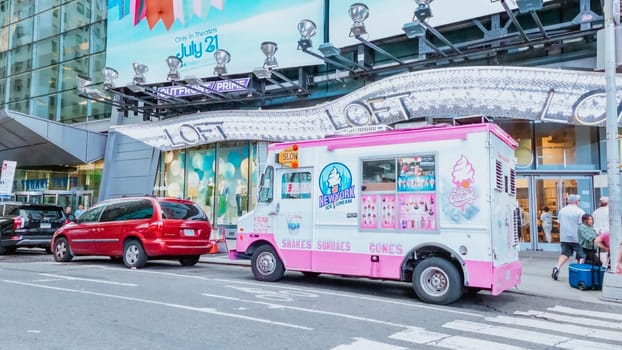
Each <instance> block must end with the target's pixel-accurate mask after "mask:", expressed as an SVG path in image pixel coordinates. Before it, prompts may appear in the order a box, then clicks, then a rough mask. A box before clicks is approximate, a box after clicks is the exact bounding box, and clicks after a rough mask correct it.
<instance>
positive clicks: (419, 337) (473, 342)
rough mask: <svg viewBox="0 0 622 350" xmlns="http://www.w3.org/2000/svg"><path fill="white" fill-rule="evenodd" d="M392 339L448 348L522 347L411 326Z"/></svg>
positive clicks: (511, 348) (466, 349)
mask: <svg viewBox="0 0 622 350" xmlns="http://www.w3.org/2000/svg"><path fill="white" fill-rule="evenodd" d="M389 338H391V339H397V340H402V341H406V342H409V343H415V344H421V345H422V344H425V345H429V346H437V347H441V348H446V349H460V350H471V349H472V350H481V349H495V350H496V349H501V350H503V349H505V350H517V349H522V348H520V347H516V346H512V345H506V344H502V343H495V342H492V341H486V340H479V339H474V338H467V337H462V336H454V335H450V334H444V333H437V332H430V331H427V330H425V329H423V328H410V329H406V330H403V331H401V332H397V333H394V334H392V335H391V336H389Z"/></svg>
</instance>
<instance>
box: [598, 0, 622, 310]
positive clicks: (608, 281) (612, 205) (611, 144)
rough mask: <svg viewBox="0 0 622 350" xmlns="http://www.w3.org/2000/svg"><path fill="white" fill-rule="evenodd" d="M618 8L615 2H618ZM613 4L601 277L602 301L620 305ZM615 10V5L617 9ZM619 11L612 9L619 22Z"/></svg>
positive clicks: (608, 11) (608, 1) (608, 15)
mask: <svg viewBox="0 0 622 350" xmlns="http://www.w3.org/2000/svg"><path fill="white" fill-rule="evenodd" d="M618 4H619V2H618ZM613 5H614V0H605V9H604V10H605V81H606V86H605V94H606V105H607V123H606V134H607V180H608V188H609V198H611V199H612V200H611V201H609V234H610V251H609V252H610V254H611V272H608V273H605V280H604V281H603V291H602V298H603V299H606V300H615V301H622V275H618V274H616V273H615V271H616V264H617V262H616V260H617V254H618V251H619V249H620V248H621V247H620V246H619V244H620V231H621V229H620V226H621V223H622V218H621V217H620V205H621V201H620V171H619V165H620V154H619V152H620V150H619V143H618V121H617V119H618V113H617V105H618V103H617V98H616V54H615V51H616V50H615V49H616V48H615V45H616V40H615V24H616V21H615V19H614V8H613ZM618 6H619V5H618ZM619 11H620V8H619V7H618V8H617V9H615V13H616V14H617V15H616V16H615V17H618V18H619Z"/></svg>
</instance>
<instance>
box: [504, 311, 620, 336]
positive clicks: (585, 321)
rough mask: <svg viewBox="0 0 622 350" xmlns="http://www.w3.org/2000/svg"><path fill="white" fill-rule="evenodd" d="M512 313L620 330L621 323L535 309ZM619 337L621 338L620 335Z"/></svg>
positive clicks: (586, 315)
mask: <svg viewBox="0 0 622 350" xmlns="http://www.w3.org/2000/svg"><path fill="white" fill-rule="evenodd" d="M514 314H515V315H519V316H527V317H531V316H533V317H536V318H541V319H544V320H553V321H559V322H566V323H576V324H580V325H594V326H597V327H598V328H605V327H606V328H613V329H621V330H622V323H620V322H607V321H603V320H597V319H593V318H590V317H589V316H590V315H589V314H576V315H575V316H566V315H558V314H553V313H550V312H544V311H536V310H529V311H515V312H514ZM620 337H621V338H622V336H620Z"/></svg>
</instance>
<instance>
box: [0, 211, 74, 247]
mask: <svg viewBox="0 0 622 350" xmlns="http://www.w3.org/2000/svg"><path fill="white" fill-rule="evenodd" d="M0 217H1V218H3V222H4V224H3V225H2V231H1V232H0V254H6V253H13V252H15V250H16V249H17V248H20V247H29V248H30V247H39V248H44V249H45V250H46V251H47V252H48V253H51V252H52V251H51V249H50V242H51V240H52V235H53V234H54V231H56V230H57V229H58V228H60V227H61V226H63V225H64V224H65V223H66V222H67V218H66V217H65V214H64V213H63V208H61V207H59V206H57V205H51V204H34V203H21V202H0ZM9 220H10V222H11V225H10V227H9V226H8V222H9Z"/></svg>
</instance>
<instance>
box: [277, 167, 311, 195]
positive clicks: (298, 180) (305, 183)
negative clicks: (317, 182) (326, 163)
mask: <svg viewBox="0 0 622 350" xmlns="http://www.w3.org/2000/svg"><path fill="white" fill-rule="evenodd" d="M281 198H289V199H298V198H311V173H310V172H297V173H285V174H283V176H282V178H281Z"/></svg>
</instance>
